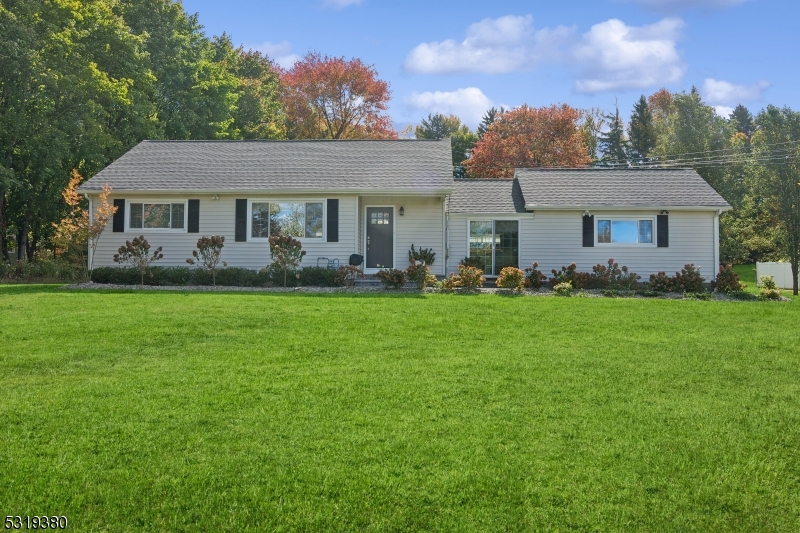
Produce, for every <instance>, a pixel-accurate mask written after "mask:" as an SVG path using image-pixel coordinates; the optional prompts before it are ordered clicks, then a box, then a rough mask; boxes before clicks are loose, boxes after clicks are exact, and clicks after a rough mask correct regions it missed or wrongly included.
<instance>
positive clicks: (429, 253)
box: [408, 244, 436, 266]
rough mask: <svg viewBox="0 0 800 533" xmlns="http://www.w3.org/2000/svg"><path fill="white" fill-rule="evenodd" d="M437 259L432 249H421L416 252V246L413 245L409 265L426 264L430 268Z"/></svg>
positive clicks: (409, 254)
mask: <svg viewBox="0 0 800 533" xmlns="http://www.w3.org/2000/svg"><path fill="white" fill-rule="evenodd" d="M435 259H436V252H434V251H433V250H432V249H430V248H420V249H419V250H414V245H413V244H412V245H411V250H409V251H408V262H409V263H425V264H426V265H428V266H430V265H432V264H433V261H434V260H435Z"/></svg>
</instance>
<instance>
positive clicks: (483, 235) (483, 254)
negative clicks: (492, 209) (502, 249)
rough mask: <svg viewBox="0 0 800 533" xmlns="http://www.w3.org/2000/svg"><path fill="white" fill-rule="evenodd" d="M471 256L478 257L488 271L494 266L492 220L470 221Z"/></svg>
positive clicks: (484, 269)
mask: <svg viewBox="0 0 800 533" xmlns="http://www.w3.org/2000/svg"><path fill="white" fill-rule="evenodd" d="M469 258H470V259H478V260H479V261H480V262H481V263H482V264H483V267H482V270H483V271H484V272H486V273H488V272H489V270H487V269H490V268H491V267H492V221H491V220H474V221H470V223H469Z"/></svg>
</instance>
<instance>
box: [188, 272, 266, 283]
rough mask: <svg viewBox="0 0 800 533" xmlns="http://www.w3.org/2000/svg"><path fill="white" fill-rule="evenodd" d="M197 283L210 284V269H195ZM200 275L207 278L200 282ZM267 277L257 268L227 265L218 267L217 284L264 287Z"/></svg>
mask: <svg viewBox="0 0 800 533" xmlns="http://www.w3.org/2000/svg"><path fill="white" fill-rule="evenodd" d="M194 274H195V280H196V281H195V284H196V285H210V283H209V282H210V281H212V280H209V279H208V278H209V274H210V273H209V271H208V270H195V271H194ZM200 276H203V277H204V278H205V279H203V280H202V283H201V282H200V281H201V280H200ZM267 282H268V280H267V277H266V276H265V275H263V274H260V273H259V272H256V271H255V270H251V269H249V268H241V267H227V268H220V269H217V285H222V286H225V287H264V286H265V285H266V284H267Z"/></svg>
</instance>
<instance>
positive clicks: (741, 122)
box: [729, 104, 756, 150]
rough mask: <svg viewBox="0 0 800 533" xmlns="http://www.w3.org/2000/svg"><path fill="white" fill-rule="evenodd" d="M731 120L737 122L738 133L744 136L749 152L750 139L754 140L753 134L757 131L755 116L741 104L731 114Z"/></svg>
mask: <svg viewBox="0 0 800 533" xmlns="http://www.w3.org/2000/svg"><path fill="white" fill-rule="evenodd" d="M729 118H730V120H731V121H735V122H736V131H737V132H739V133H741V134H742V135H744V138H745V139H744V144H745V148H747V149H748V150H749V149H750V139H752V137H753V133H755V131H756V126H755V124H754V122H753V115H752V114H751V113H750V111H749V110H748V109H747V108H746V107H745V106H743V105H742V104H739V105H737V106H736V109H734V110H733V113H731V114H730V116H729Z"/></svg>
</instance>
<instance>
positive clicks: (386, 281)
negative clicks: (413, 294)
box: [377, 268, 406, 289]
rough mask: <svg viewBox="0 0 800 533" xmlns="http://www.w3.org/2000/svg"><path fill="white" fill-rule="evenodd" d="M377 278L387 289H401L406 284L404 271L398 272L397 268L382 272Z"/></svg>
mask: <svg viewBox="0 0 800 533" xmlns="http://www.w3.org/2000/svg"><path fill="white" fill-rule="evenodd" d="M377 276H378V279H380V280H381V283H383V286H384V287H385V288H387V289H399V288H400V287H402V286H403V285H405V283H406V275H405V274H403V271H402V270H397V269H396V268H389V269H386V270H381V271H379V272H378V274H377Z"/></svg>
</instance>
